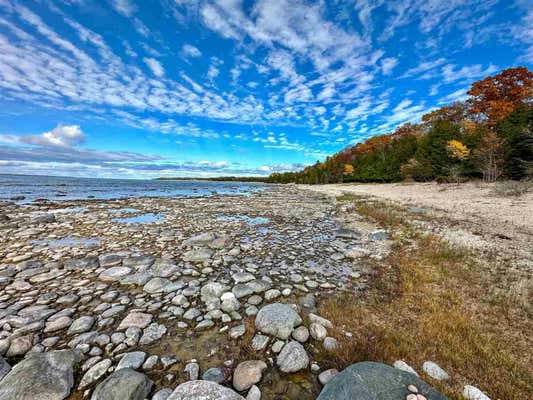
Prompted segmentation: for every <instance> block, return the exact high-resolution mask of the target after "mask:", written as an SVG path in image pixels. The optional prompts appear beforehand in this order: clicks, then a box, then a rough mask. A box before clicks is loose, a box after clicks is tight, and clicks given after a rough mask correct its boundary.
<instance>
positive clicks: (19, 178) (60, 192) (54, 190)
mask: <svg viewBox="0 0 533 400" xmlns="http://www.w3.org/2000/svg"><path fill="white" fill-rule="evenodd" d="M265 187H266V185H265V184H262V183H248V182H208V181H155V180H133V179H96V178H66V177H57V176H35V175H4V174H0V200H9V199H11V198H15V197H17V196H24V199H23V200H17V201H18V202H21V203H26V202H31V201H33V200H35V199H48V200H56V201H57V200H78V199H88V198H94V199H115V198H128V197H200V196H202V197H203V196H212V195H214V194H224V195H228V194H231V195H247V194H250V193H253V192H257V191H261V190H263V189H264V188H265Z"/></svg>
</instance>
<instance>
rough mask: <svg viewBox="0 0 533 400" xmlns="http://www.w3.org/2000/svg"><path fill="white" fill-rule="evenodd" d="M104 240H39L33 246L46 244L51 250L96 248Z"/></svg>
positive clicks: (70, 238)
mask: <svg viewBox="0 0 533 400" xmlns="http://www.w3.org/2000/svg"><path fill="white" fill-rule="evenodd" d="M101 241H102V239H100V238H74V237H64V238H61V239H37V240H32V243H33V244H45V245H47V246H48V247H51V248H57V247H94V246H98V245H99V244H100V242H101Z"/></svg>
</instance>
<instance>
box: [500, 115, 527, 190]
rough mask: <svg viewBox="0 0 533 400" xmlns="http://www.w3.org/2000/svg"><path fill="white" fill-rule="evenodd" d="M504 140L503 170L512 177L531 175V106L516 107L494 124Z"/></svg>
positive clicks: (520, 177) (518, 177)
mask: <svg viewBox="0 0 533 400" xmlns="http://www.w3.org/2000/svg"><path fill="white" fill-rule="evenodd" d="M496 132H497V133H498V135H499V136H500V137H501V138H502V139H503V141H504V153H505V172H506V175H507V176H508V177H510V178H512V179H517V180H518V179H523V178H528V177H532V176H533V107H531V106H528V105H524V106H519V107H517V108H516V109H515V110H514V111H513V112H512V113H511V114H510V115H509V116H508V117H507V118H505V119H504V120H503V121H501V122H500V123H499V124H498V125H497V126H496Z"/></svg>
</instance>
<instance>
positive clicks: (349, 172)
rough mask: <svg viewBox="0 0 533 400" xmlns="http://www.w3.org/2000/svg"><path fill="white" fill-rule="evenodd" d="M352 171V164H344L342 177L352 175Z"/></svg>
mask: <svg viewBox="0 0 533 400" xmlns="http://www.w3.org/2000/svg"><path fill="white" fill-rule="evenodd" d="M353 171H354V168H353V165H352V164H344V175H352V174H353Z"/></svg>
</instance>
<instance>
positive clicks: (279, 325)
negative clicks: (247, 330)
mask: <svg viewBox="0 0 533 400" xmlns="http://www.w3.org/2000/svg"><path fill="white" fill-rule="evenodd" d="M301 323H302V319H301V318H300V316H299V315H298V313H297V312H296V311H294V309H293V308H292V307H291V306H288V305H287V304H281V303H273V304H268V305H266V306H264V307H263V308H261V310H259V312H258V313H257V316H256V317H255V327H256V328H257V329H258V330H260V331H261V332H263V333H266V334H267V335H272V336H276V337H278V338H280V339H283V340H287V339H288V338H289V337H290V336H291V333H292V331H293V330H294V328H296V327H297V326H298V325H300V324H301Z"/></svg>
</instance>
